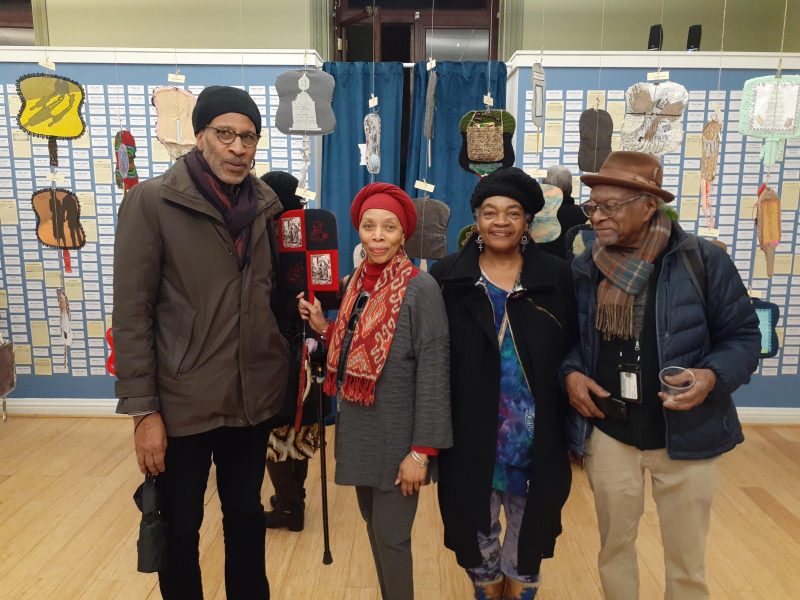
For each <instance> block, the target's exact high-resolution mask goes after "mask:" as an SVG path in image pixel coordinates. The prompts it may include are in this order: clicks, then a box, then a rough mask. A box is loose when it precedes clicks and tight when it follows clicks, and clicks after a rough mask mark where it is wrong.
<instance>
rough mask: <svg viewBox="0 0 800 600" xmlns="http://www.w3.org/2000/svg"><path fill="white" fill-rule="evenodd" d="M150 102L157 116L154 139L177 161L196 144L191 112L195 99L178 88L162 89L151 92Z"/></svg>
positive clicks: (189, 93)
mask: <svg viewBox="0 0 800 600" xmlns="http://www.w3.org/2000/svg"><path fill="white" fill-rule="evenodd" d="M152 102H153V106H154V107H155V109H156V113H157V114H158V121H157V122H156V137H157V138H158V141H159V142H161V143H162V144H163V146H164V147H165V148H166V149H167V152H168V153H169V156H170V158H172V160H177V159H178V158H180V157H181V156H183V155H184V154H186V153H187V152H189V151H191V150H192V148H194V146H195V143H196V138H195V135H194V129H193V127H192V111H193V110H194V105H195V104H197V98H196V97H195V96H194V95H193V94H192V93H191V92H187V91H186V90H182V89H180V88H176V87H163V88H158V89H157V90H155V91H154V92H153V99H152Z"/></svg>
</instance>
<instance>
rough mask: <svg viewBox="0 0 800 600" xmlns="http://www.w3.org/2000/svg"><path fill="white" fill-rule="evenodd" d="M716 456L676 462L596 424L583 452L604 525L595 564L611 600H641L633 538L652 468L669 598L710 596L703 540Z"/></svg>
mask: <svg viewBox="0 0 800 600" xmlns="http://www.w3.org/2000/svg"><path fill="white" fill-rule="evenodd" d="M717 461H718V458H711V459H705V460H672V459H671V458H669V456H668V455H667V451H666V450H665V449H661V450H638V449H637V448H635V447H633V446H628V445H627V444H623V443H622V442H618V441H617V440H615V439H613V438H612V437H610V436H608V435H606V434H605V433H603V432H602V431H600V430H599V429H597V428H595V429H594V431H593V432H592V435H591V437H590V438H589V441H588V445H587V451H586V471H587V474H588V476H589V484H590V485H591V487H592V491H593V492H594V501H595V509H596V510H597V522H598V526H599V528H600V555H599V557H598V567H599V569H600V579H601V581H602V583H603V592H604V593H605V597H606V599H607V600H638V598H639V569H638V565H637V560H636V536H637V534H638V532H639V519H640V518H641V516H642V513H643V512H644V484H645V470H647V471H649V472H650V477H651V479H652V485H653V499H654V500H655V502H656V507H657V510H658V520H659V524H660V527H661V541H662V544H663V546H664V563H665V566H666V590H665V593H664V598H665V599H666V600H706V599H708V598H709V593H708V586H707V585H706V580H705V550H706V537H707V536H708V525H709V518H710V513H711V500H712V499H713V496H714V488H715V485H716V478H717Z"/></svg>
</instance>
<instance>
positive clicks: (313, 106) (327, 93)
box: [275, 69, 336, 135]
mask: <svg viewBox="0 0 800 600" xmlns="http://www.w3.org/2000/svg"><path fill="white" fill-rule="evenodd" d="M335 86H336V82H335V80H334V78H333V76H332V75H331V74H330V73H325V72H324V71H320V70H318V69H307V70H302V69H301V70H297V71H287V72H285V73H281V74H280V75H278V78H277V79H276V80H275V90H276V91H277V92H278V111H277V112H276V113H275V127H277V128H278V131H280V132H281V133H283V134H286V135H290V134H298V133H299V134H305V135H308V134H316V135H325V134H328V133H331V132H332V131H333V130H334V129H335V127H336V117H335V116H334V114H333V105H332V102H333V90H334V87H335Z"/></svg>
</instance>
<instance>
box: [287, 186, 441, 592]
mask: <svg viewBox="0 0 800 600" xmlns="http://www.w3.org/2000/svg"><path fill="white" fill-rule="evenodd" d="M350 216H351V218H352V221H353V226H354V227H356V228H357V229H358V235H359V237H360V238H361V243H362V245H363V247H364V250H365V251H366V254H367V259H366V260H365V261H364V262H363V263H361V265H360V266H359V267H358V268H357V269H356V270H355V272H354V273H353V275H352V277H351V278H350V280H349V283H348V285H347V290H346V292H345V295H344V298H343V299H342V305H341V308H340V309H339V315H338V317H337V319H336V321H335V322H334V323H332V324H331V325H330V326H328V324H327V323H326V321H325V318H324V316H323V315H322V310H321V307H320V304H319V301H315V303H314V304H313V305H312V304H310V303H309V302H306V301H305V300H303V299H302V298H301V299H300V306H299V309H300V315H301V316H302V317H303V318H304V319H306V320H307V321H308V322H309V324H310V325H311V327H312V328H313V329H314V330H315V331H317V332H318V333H320V334H324V333H325V332H326V331H327V335H325V337H326V338H327V341H328V363H327V378H326V380H325V388H324V389H325V392H326V393H327V394H329V395H334V394H336V395H337V397H338V400H339V413H338V418H337V423H336V483H338V484H340V485H354V486H355V487H356V496H357V498H358V505H359V508H360V510H361V515H362V516H363V518H364V520H365V521H366V523H367V533H368V534H369V541H370V544H371V546H372V555H373V558H374V559H375V566H376V568H377V571H378V580H379V582H380V587H381V594H382V597H383V598H384V600H408V599H411V598H413V597H414V584H413V578H412V559H411V526H412V524H413V522H414V515H415V514H416V511H417V502H418V499H419V495H418V494H417V492H418V491H419V488H420V486H421V485H424V484H425V483H427V482H428V481H430V478H431V473H430V470H431V469H430V467H432V466H434V463H431V462H430V460H431V458H432V457H435V456H436V455H437V454H438V450H439V449H441V448H449V447H450V446H451V445H452V441H453V438H452V426H451V421H450V382H449V356H448V355H449V334H448V326H447V314H446V312H445V307H444V302H443V301H442V296H441V293H440V291H439V286H438V285H437V284H436V282H435V281H434V280H433V278H432V277H431V276H430V275H428V274H427V273H424V272H420V271H419V270H418V269H417V268H416V267H415V266H414V264H413V263H412V262H411V261H410V260H409V259H408V257H407V256H406V253H405V251H404V249H403V244H404V242H405V240H406V239H407V238H409V237H410V236H411V235H412V234H413V233H414V229H415V228H416V225H417V214H416V209H415V208H414V203H413V202H412V201H411V200H410V199H409V197H408V196H407V195H406V193H405V192H403V190H401V189H400V188H398V187H396V186H394V185H390V184H387V183H373V184H370V185H368V186H366V187H365V188H364V189H362V190H361V191H360V192H359V193H358V194H357V195H356V197H355V199H354V200H353V204H352V206H351V208H350Z"/></svg>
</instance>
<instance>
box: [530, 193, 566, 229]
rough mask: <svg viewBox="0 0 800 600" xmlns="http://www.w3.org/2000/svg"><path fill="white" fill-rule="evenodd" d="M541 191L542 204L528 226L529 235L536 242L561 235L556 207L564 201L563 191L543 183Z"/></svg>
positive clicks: (559, 206)
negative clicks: (542, 195)
mask: <svg viewBox="0 0 800 600" xmlns="http://www.w3.org/2000/svg"><path fill="white" fill-rule="evenodd" d="M542 193H543V194H544V206H543V207H542V210H540V211H539V212H538V213H536V217H534V219H533V223H531V226H530V232H531V237H533V241H534V242H536V243H537V244H546V243H547V242H552V241H555V240H557V239H558V236H560V235H561V223H560V222H559V220H558V209H559V208H561V204H562V203H563V202H564V192H562V191H561V188H558V187H556V186H554V185H549V184H547V183H543V184H542Z"/></svg>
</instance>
